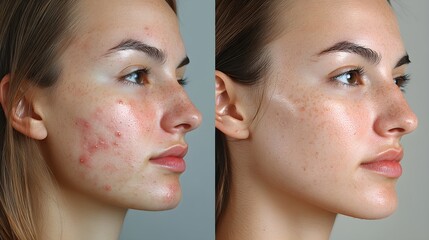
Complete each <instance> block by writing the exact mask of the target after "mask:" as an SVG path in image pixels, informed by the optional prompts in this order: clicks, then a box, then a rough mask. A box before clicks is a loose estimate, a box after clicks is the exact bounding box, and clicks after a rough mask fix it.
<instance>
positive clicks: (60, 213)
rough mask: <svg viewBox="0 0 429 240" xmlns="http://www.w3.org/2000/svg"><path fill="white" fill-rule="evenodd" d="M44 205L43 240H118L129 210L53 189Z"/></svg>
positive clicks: (64, 190)
mask: <svg viewBox="0 0 429 240" xmlns="http://www.w3.org/2000/svg"><path fill="white" fill-rule="evenodd" d="M53 189H54V190H53V191H51V192H48V193H47V194H45V195H44V196H43V197H42V199H41V202H42V203H43V205H42V220H43V221H42V238H41V239H49V240H51V239H52V240H53V239H62V240H69V239H70V240H71V239H95V240H97V239H100V240H101V239H103V240H110V239H112V240H113V239H118V238H119V234H120V231H121V227H122V224H123V221H124V218H125V214H126V209H122V208H116V207H112V206H110V205H107V204H105V203H103V202H101V201H98V200H95V199H91V198H88V197H87V196H85V195H82V194H78V193H76V192H74V191H72V190H69V189H63V188H61V189H60V188H58V187H53Z"/></svg>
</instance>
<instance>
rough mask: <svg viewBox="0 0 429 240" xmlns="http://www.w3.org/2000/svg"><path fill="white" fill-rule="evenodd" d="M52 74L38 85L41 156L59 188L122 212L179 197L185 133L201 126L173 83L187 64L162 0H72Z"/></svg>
mask: <svg viewBox="0 0 429 240" xmlns="http://www.w3.org/2000/svg"><path fill="white" fill-rule="evenodd" d="M76 17H77V19H78V22H77V27H76V32H75V38H74V39H73V40H72V43H71V45H70V46H69V47H68V48H67V49H66V50H65V52H64V53H63V54H62V55H61V57H60V66H61V77H60V79H59V80H58V82H57V83H56V85H55V86H54V87H52V88H47V89H42V90H41V91H42V93H43V94H42V95H43V98H42V99H41V100H40V109H41V110H40V112H41V114H40V115H41V118H42V119H43V121H44V123H45V125H46V128H47V132H48V136H47V138H46V139H45V140H44V141H43V142H42V143H41V146H42V148H43V152H44V154H45V157H46V159H47V160H48V162H49V165H50V166H51V168H52V171H53V174H54V175H55V177H56V179H57V180H58V183H59V185H60V187H61V188H63V189H67V190H68V191H69V192H72V193H73V194H76V195H81V196H88V197H90V198H94V199H97V200H99V201H103V202H105V203H108V204H113V205H116V206H118V207H123V208H135V209H145V210H163V209H170V208H173V207H175V206H176V205H177V204H178V202H179V200H180V198H181V187H180V183H179V176H180V174H181V173H182V172H183V171H184V170H185V163H184V162H183V156H184V155H185V154H186V151H187V144H186V142H185V139H184V137H185V134H186V133H187V132H189V131H190V130H193V129H194V128H196V127H197V126H198V125H199V124H200V121H201V116H200V113H199V112H198V110H197V109H196V108H195V107H194V105H193V104H192V103H191V102H190V100H189V98H188V96H187V94H186V93H185V90H184V88H183V86H182V84H181V83H182V82H183V81H182V78H183V77H184V71H185V65H186V64H187V63H188V62H189V61H188V60H187V56H186V52H185V49H184V45H183V42H182V39H181V36H180V33H179V27H178V21H177V16H176V15H175V13H174V12H173V10H172V9H171V8H170V7H169V6H168V4H167V3H166V2H165V1H164V0H126V1H110V0H109V1H107V0H105V1H104V0H103V1H89V0H80V1H78V5H77V8H76Z"/></svg>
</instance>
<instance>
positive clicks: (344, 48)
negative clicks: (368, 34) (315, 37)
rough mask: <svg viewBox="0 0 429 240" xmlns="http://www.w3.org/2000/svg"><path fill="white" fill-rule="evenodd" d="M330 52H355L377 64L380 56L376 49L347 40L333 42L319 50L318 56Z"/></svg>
mask: <svg viewBox="0 0 429 240" xmlns="http://www.w3.org/2000/svg"><path fill="white" fill-rule="evenodd" d="M332 52H348V53H355V54H358V55H360V56H362V57H363V58H365V59H366V60H367V61H369V62H371V63H373V64H378V63H379V62H380V61H381V56H380V54H378V53H377V52H376V51H374V50H372V49H370V48H367V47H363V46H360V45H358V44H356V43H352V42H349V41H342V42H339V43H336V44H334V45H333V46H332V47H329V48H327V49H325V50H323V51H321V52H320V53H319V54H318V56H321V55H323V54H327V53H332Z"/></svg>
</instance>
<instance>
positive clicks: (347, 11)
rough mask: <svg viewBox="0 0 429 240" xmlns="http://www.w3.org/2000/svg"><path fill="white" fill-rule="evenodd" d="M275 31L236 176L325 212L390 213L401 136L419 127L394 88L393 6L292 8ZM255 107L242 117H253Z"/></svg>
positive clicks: (347, 3)
mask: <svg viewBox="0 0 429 240" xmlns="http://www.w3.org/2000/svg"><path fill="white" fill-rule="evenodd" d="M304 13H311V14H304ZM278 24H281V26H284V27H283V28H284V29H285V31H284V33H283V34H282V35H281V36H279V37H278V38H277V39H276V40H275V41H273V42H271V43H270V44H269V45H268V46H267V51H268V53H269V56H270V60H271V65H270V67H269V73H268V74H267V76H266V77H264V78H263V79H262V81H263V82H264V83H265V84H264V85H263V87H264V88H265V94H263V99H262V105H261V109H260V110H259V112H258V115H257V117H256V119H255V120H254V121H253V122H252V124H251V125H250V140H249V141H250V147H248V154H249V156H251V159H249V160H248V161H247V162H248V163H247V166H246V169H245V170H243V171H248V172H249V175H250V178H251V179H252V180H251V181H254V184H253V185H254V186H262V188H263V189H265V190H264V191H267V190H266V189H270V190H271V193H272V196H276V197H278V199H279V200H280V202H282V200H281V199H283V198H284V196H285V195H288V196H293V197H294V198H296V199H299V200H300V201H303V202H306V203H309V204H311V205H314V206H317V207H320V208H322V209H325V210H327V211H330V212H333V213H341V214H346V215H351V216H354V217H359V218H368V219H374V218H382V217H386V216H388V215H389V214H391V213H392V212H393V211H394V210H395V208H396V205H397V199H396V190H395V184H396V181H397V179H398V177H399V176H400V175H401V171H402V170H401V167H400V164H398V161H399V160H400V159H401V158H402V152H403V151H402V147H401V144H400V139H401V137H402V136H403V135H405V134H407V133H410V132H411V131H413V130H414V129H415V128H416V127H417V119H416V116H415V115H414V113H413V112H412V110H411V109H410V107H409V106H408V105H407V102H406V100H405V98H404V94H403V92H402V91H401V90H402V88H403V85H404V83H405V82H406V81H407V76H406V75H405V74H406V65H407V64H408V63H409V61H408V58H407V57H406V56H407V53H406V50H405V48H404V46H403V43H402V40H401V36H400V32H399V29H398V25H397V22H396V18H395V16H394V13H393V10H392V8H391V6H390V5H389V4H388V2H387V1H385V0H376V1H375V0H363V1H355V0H329V1H315V0H310V1H292V3H291V4H290V5H289V6H288V7H287V9H285V10H284V13H283V14H281V17H280V20H279V21H278ZM254 101H255V102H252V103H249V104H247V105H246V106H247V108H246V110H245V111H244V112H246V111H248V112H254V111H255V108H256V107H257V106H259V104H258V103H259V102H260V101H261V100H260V98H257V97H255V98H254ZM251 106H254V107H251ZM406 160H407V159H405V161H406ZM244 164H246V163H244ZM234 170H238V169H234ZM238 171H239V170H238ZM238 174H240V173H238ZM282 204H283V205H287V203H285V202H284V201H283V203H282Z"/></svg>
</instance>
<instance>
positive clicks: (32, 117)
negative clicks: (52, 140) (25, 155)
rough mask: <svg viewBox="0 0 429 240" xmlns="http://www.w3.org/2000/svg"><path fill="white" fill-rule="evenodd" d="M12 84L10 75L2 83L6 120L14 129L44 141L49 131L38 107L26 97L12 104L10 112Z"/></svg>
mask: <svg viewBox="0 0 429 240" xmlns="http://www.w3.org/2000/svg"><path fill="white" fill-rule="evenodd" d="M9 84H10V74H7V75H6V76H4V77H3V79H2V80H1V82H0V101H1V105H2V108H3V110H4V113H5V115H6V118H7V119H9V121H10V122H11V124H12V127H13V128H14V129H15V130H17V131H18V132H20V133H22V134H24V135H26V136H27V137H30V138H33V139H36V140H43V139H45V138H46V136H47V135H48V131H47V129H46V126H45V124H44V122H43V121H42V118H41V117H40V115H39V114H38V113H37V111H36V110H37V106H34V104H33V103H32V102H31V100H29V98H28V97H27V96H26V95H24V96H23V97H22V99H20V100H18V101H16V102H13V103H12V111H10V112H8V107H7V106H8V104H9V103H8V101H9V100H10V99H9V98H8V94H9Z"/></svg>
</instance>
